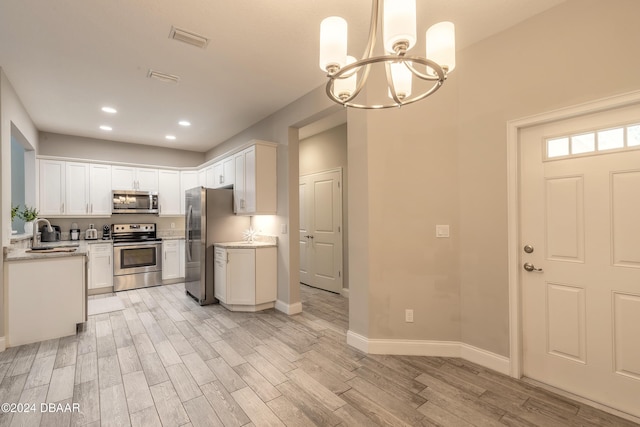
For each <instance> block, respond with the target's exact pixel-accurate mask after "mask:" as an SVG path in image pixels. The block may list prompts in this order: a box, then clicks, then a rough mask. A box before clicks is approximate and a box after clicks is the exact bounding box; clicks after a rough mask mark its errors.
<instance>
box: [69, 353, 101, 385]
mask: <svg viewBox="0 0 640 427" xmlns="http://www.w3.org/2000/svg"><path fill="white" fill-rule="evenodd" d="M97 379H98V353H96V352H95V351H94V352H93V353H84V354H79V355H78V359H77V362H76V374H75V384H80V383H84V382H87V381H93V380H97Z"/></svg>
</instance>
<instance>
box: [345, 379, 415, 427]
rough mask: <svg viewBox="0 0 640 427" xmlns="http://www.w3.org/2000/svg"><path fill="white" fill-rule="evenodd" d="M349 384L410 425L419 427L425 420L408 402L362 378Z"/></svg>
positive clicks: (350, 381)
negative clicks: (421, 421)
mask: <svg viewBox="0 0 640 427" xmlns="http://www.w3.org/2000/svg"><path fill="white" fill-rule="evenodd" d="M348 384H349V385H350V386H351V387H352V388H353V389H354V390H356V391H358V392H359V393H360V394H362V395H364V396H367V398H368V399H370V400H372V401H374V402H376V403H377V404H378V405H380V406H383V407H384V408H385V410H386V411H387V412H389V413H390V414H392V415H394V416H395V417H396V418H398V419H399V420H401V421H404V422H405V423H407V424H409V425H418V424H419V423H420V420H422V418H424V415H422V414H421V413H420V412H419V411H417V410H416V409H414V408H413V406H412V405H410V404H409V403H408V402H406V401H403V400H400V399H399V398H398V397H396V396H395V395H392V394H390V393H389V392H388V391H387V390H385V389H383V388H380V387H378V386H376V385H375V384H372V383H370V382H369V381H367V380H365V379H363V378H361V377H356V378H354V379H352V380H349V382H348Z"/></svg>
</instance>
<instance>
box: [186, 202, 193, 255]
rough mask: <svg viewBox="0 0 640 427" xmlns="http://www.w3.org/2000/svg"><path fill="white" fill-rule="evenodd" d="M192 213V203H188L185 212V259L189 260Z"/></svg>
mask: <svg viewBox="0 0 640 427" xmlns="http://www.w3.org/2000/svg"><path fill="white" fill-rule="evenodd" d="M192 213H193V205H189V211H188V212H187V227H186V228H187V236H186V237H187V251H186V252H187V261H188V262H191V242H193V239H192V238H191V217H192Z"/></svg>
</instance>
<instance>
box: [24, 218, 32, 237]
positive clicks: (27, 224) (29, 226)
mask: <svg viewBox="0 0 640 427" xmlns="http://www.w3.org/2000/svg"><path fill="white" fill-rule="evenodd" d="M24 232H25V234H33V221H29V222H25V223H24Z"/></svg>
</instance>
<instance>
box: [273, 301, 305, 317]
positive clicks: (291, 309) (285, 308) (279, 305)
mask: <svg viewBox="0 0 640 427" xmlns="http://www.w3.org/2000/svg"><path fill="white" fill-rule="evenodd" d="M276 310H278V311H281V312H283V313H284V314H289V315H291V314H298V313H302V303H301V302H297V303H295V304H287V303H286V302H284V301H280V300H277V301H276Z"/></svg>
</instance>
